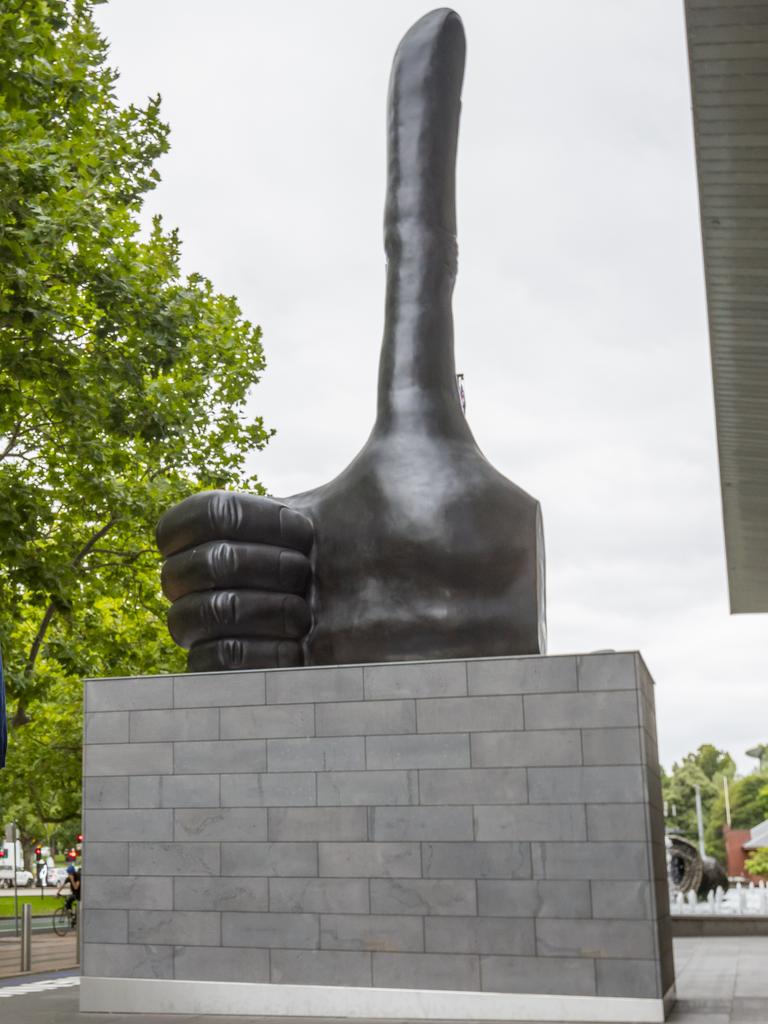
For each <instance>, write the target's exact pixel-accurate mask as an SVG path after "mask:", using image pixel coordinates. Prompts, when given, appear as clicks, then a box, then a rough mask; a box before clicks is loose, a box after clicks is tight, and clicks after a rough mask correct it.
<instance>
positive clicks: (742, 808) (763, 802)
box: [705, 771, 768, 860]
mask: <svg viewBox="0 0 768 1024" xmlns="http://www.w3.org/2000/svg"><path fill="white" fill-rule="evenodd" d="M729 802H730V806H731V828H734V829H748V828H754V827H755V825H759V824H760V822H761V821H765V819H766V818H768V772H762V771H756V772H752V773H751V774H749V775H745V776H744V777H743V778H741V779H735V780H734V781H733V782H732V783H731V784H730V786H729ZM725 825H726V816H725V797H724V794H723V793H722V792H721V793H718V795H717V799H716V800H714V801H713V803H712V806H711V807H710V809H709V816H708V819H707V827H706V831H705V839H706V844H707V852H708V853H711V854H712V856H714V857H717V858H718V859H719V860H723V859H724V857H725V840H724V837H723V830H724V828H725Z"/></svg>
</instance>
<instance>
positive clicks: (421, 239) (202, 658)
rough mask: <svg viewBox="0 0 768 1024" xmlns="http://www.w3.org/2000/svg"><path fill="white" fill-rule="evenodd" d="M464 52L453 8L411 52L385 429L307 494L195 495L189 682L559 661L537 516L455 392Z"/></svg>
mask: <svg viewBox="0 0 768 1024" xmlns="http://www.w3.org/2000/svg"><path fill="white" fill-rule="evenodd" d="M464 55H465V41H464V30H463V27H462V24H461V19H460V18H459V16H458V15H457V14H455V13H454V12H453V11H449V10H438V11H433V12H431V13H430V14H427V15H426V16H425V17H423V18H421V20H420V21H418V22H417V23H416V24H415V25H414V26H413V27H412V28H411V29H410V30H409V31H408V32H407V33H406V35H405V37H404V38H403V40H402V42H401V43H400V46H399V47H398V49H397V53H396V54H395V59H394V63H393V66H392V74H391V78H390V86H389V101H388V125H387V130H388V142H389V146H388V182H387V198H386V206H385V213H384V243H385V249H386V254H387V290H386V306H385V323H384V341H383V345H382V349H381V361H380V365H379V390H378V414H377V417H376V422H375V424H374V427H373V430H372V432H371V435H370V437H369V438H368V440H367V442H366V443H365V445H364V447H363V449H362V451H361V452H360V453H359V455H358V456H357V457H356V458H355V459H354V460H353V462H352V463H351V464H350V465H349V466H348V467H347V469H345V470H344V472H343V473H341V474H340V475H339V476H338V477H336V479H335V480H332V481H331V482H330V483H328V484H325V485H324V486H323V487H319V488H317V489H315V490H312V491H307V492H305V493H304V494H298V495H294V496H293V497H291V498H285V499H272V498H262V497H258V496H255V495H246V494H234V493H226V492H221V491H214V492H208V493H203V494H196V495H194V496H193V497H191V498H188V499H187V500H186V501H184V502H182V503H181V504H180V505H178V506H176V507H175V508H173V509H171V510H170V511H169V512H168V513H166V515H165V516H164V517H163V518H162V520H161V521H160V524H159V526H158V545H159V547H160V550H161V552H162V553H163V554H164V555H165V556H166V562H165V566H164V570H163V586H164V590H165V593H166V595H167V596H168V597H169V598H171V600H173V602H174V604H173V607H172V608H171V611H170V614H169V626H170V629H171V633H172V635H173V637H174V639H175V640H176V641H177V642H178V643H179V644H181V645H182V646H184V647H189V648H190V655H189V667H190V669H191V670H198V671H200V670H216V669H228V668H259V667H267V666H275V665H278V666H289V665H301V664H308V665H328V664H350V663H356V662H371V661H403V660H409V659H427V658H463V657H484V656H491V655H512V654H535V653H543V652H544V649H545V618H544V544H543V537H542V529H541V513H540V508H539V504H538V502H537V501H536V500H535V499H533V498H531V497H530V496H529V495H528V494H526V493H525V492H524V491H522V490H521V489H520V488H519V487H517V486H516V485H515V484H513V483H511V481H509V480H507V479H506V478H505V477H504V476H502V475H501V473H499V472H498V471H497V470H495V469H494V468H493V466H491V464H490V463H489V462H488V461H487V460H486V459H485V457H484V456H483V454H482V453H481V451H480V450H479V448H478V447H477V444H476V442H475V439H474V438H473V436H472V433H471V431H470V429H469V426H468V424H467V421H466V419H465V418H464V415H463V414H462V410H461V406H460V404H459V399H458V395H457V390H456V377H455V367H454V357H453V315H452V311H451V296H452V292H453V285H454V280H455V277H456V253H457V249H456V202H455V164H456V145H457V139H458V128H459V111H460V106H461V100H460V97H461V83H462V78H463V73H464ZM310 622H311V626H310ZM308 627H309V631H308V632H307V629H308Z"/></svg>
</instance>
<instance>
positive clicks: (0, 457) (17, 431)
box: [0, 423, 21, 462]
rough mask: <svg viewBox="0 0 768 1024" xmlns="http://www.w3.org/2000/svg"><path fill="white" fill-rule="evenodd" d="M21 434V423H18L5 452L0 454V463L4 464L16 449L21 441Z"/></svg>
mask: <svg viewBox="0 0 768 1024" xmlns="http://www.w3.org/2000/svg"><path fill="white" fill-rule="evenodd" d="M19 434H21V423H17V424H16V426H15V427H14V428H13V433H12V434H11V436H10V437H9V439H8V444H6V446H5V448H4V449H3V451H2V452H0V462H2V461H3V459H5V458H7V457H8V456H9V455H10V454H11V452H12V451H13V449H14V448H15V447H16V444H17V442H18V440H19Z"/></svg>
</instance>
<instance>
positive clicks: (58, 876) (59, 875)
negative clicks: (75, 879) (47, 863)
mask: <svg viewBox="0 0 768 1024" xmlns="http://www.w3.org/2000/svg"><path fill="white" fill-rule="evenodd" d="M66 880H67V869H66V868H48V877H47V878H46V880H45V884H46V885H47V886H49V887H53V886H54V885H56V886H58V885H63V883H64V882H66Z"/></svg>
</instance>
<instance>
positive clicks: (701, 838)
mask: <svg viewBox="0 0 768 1024" xmlns="http://www.w3.org/2000/svg"><path fill="white" fill-rule="evenodd" d="M693 790H694V792H695V794H696V824H697V825H698V826H699V853H700V854H701V856H702V857H706V853H705V851H704V812H703V811H702V809H701V786H698V785H697V786H694V787H693Z"/></svg>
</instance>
